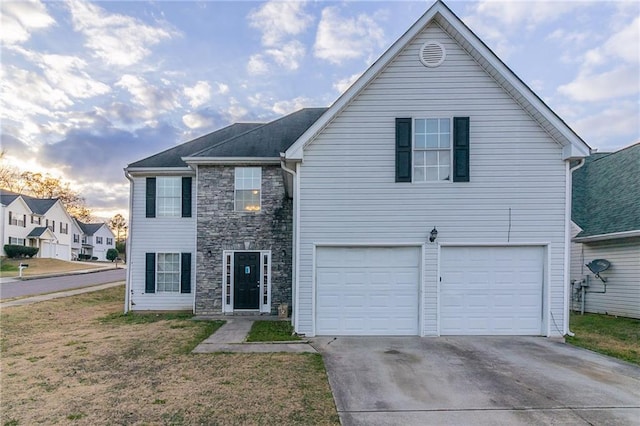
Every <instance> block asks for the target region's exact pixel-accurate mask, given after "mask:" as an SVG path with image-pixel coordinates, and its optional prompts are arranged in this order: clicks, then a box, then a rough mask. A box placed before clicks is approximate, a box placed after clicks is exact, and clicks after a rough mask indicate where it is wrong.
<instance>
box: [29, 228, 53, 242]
mask: <svg viewBox="0 0 640 426" xmlns="http://www.w3.org/2000/svg"><path fill="white" fill-rule="evenodd" d="M47 231H48V234H49V238H51V239H53V238H55V236H54V235H53V233H52V232H51V230H50V229H49V228H47V227H46V226H37V227H35V228H33V229H32V230H31V232H29V235H27V238H29V237H31V238H39V237H42V235H43V234H46V233H47Z"/></svg>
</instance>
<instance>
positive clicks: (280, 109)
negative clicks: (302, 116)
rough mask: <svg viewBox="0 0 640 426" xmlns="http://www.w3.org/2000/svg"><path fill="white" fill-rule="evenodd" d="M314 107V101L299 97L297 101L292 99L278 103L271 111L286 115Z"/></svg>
mask: <svg viewBox="0 0 640 426" xmlns="http://www.w3.org/2000/svg"><path fill="white" fill-rule="evenodd" d="M313 105H314V101H313V99H310V98H306V97H304V96H298V97H297V98H295V99H291V100H288V101H278V102H276V103H274V104H273V107H272V108H271V110H272V111H273V112H275V113H276V114H278V115H285V114H289V113H291V112H294V111H298V110H299V109H302V108H305V107H309V106H313Z"/></svg>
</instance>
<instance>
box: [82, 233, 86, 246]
mask: <svg viewBox="0 0 640 426" xmlns="http://www.w3.org/2000/svg"><path fill="white" fill-rule="evenodd" d="M82 244H87V237H85V236H84V235H83V236H82Z"/></svg>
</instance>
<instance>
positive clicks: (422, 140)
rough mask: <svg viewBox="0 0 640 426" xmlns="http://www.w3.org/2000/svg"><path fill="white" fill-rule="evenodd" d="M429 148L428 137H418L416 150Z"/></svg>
mask: <svg viewBox="0 0 640 426" xmlns="http://www.w3.org/2000/svg"><path fill="white" fill-rule="evenodd" d="M426 147H427V137H426V136H425V135H416V148H417V149H425V148H426Z"/></svg>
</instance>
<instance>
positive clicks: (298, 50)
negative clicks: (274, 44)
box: [266, 40, 305, 71]
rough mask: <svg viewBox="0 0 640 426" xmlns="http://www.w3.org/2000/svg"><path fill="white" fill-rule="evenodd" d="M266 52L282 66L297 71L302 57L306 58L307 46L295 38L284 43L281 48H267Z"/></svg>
mask: <svg viewBox="0 0 640 426" xmlns="http://www.w3.org/2000/svg"><path fill="white" fill-rule="evenodd" d="M266 53H267V54H268V55H270V56H271V57H272V58H273V60H274V61H275V63H276V64H278V65H280V66H281V67H282V68H285V69H287V70H289V71H295V70H297V69H298V67H299V66H300V61H301V60H302V58H304V54H305V48H304V45H303V44H302V43H300V42H299V41H297V40H294V41H290V42H288V43H286V44H284V45H282V48H280V49H267V50H266Z"/></svg>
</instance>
